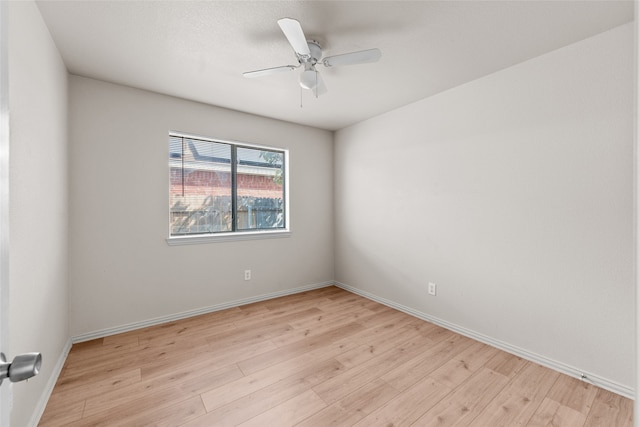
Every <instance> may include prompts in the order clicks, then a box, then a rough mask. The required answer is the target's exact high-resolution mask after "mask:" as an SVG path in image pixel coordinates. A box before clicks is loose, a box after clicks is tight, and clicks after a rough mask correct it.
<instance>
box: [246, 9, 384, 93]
mask: <svg viewBox="0 0 640 427" xmlns="http://www.w3.org/2000/svg"><path fill="white" fill-rule="evenodd" d="M278 25H279V26H280V28H281V29H282V32H283V33H284V35H285V37H286V38H287V40H288V41H289V44H290V45H291V47H292V48H293V51H294V52H295V54H296V58H297V60H298V65H283V66H280V67H273V68H265V69H262V70H255V71H248V72H246V73H243V76H245V77H247V78H254V77H263V76H267V75H271V74H276V73H280V72H284V71H293V70H295V69H297V68H300V67H304V70H303V71H302V73H300V87H302V88H303V89H309V90H312V91H313V92H314V93H315V95H316V97H317V96H318V95H322V94H323V93H325V92H326V91H327V89H326V86H325V85H324V82H323V80H322V77H321V75H320V73H319V72H318V71H317V70H316V65H317V64H322V65H323V66H325V67H336V66H342V65H355V64H365V63H369V62H376V61H378V60H379V59H380V57H381V56H382V53H381V52H380V49H367V50H361V51H358V52H351V53H343V54H340V55H334V56H328V57H326V58H322V48H321V47H320V44H319V43H318V42H317V41H314V40H307V38H306V37H305V35H304V32H303V31H302V26H301V25H300V23H299V22H298V21H296V20H295V19H292V18H282V19H280V20H278Z"/></svg>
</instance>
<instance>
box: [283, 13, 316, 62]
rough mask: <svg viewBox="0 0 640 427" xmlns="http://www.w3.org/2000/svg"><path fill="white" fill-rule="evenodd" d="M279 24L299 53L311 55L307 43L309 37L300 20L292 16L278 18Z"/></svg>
mask: <svg viewBox="0 0 640 427" xmlns="http://www.w3.org/2000/svg"><path fill="white" fill-rule="evenodd" d="M278 25H280V28H281V29H282V32H283V33H284V35H285V37H286V38H287V40H289V44H290V45H291V47H292V48H293V50H294V51H295V52H296V53H297V54H298V55H301V56H306V57H309V56H311V51H310V50H309V45H307V38H306V37H305V35H304V32H303V31H302V27H301V26H300V23H299V22H298V21H296V20H295V19H292V18H282V19H279V20H278Z"/></svg>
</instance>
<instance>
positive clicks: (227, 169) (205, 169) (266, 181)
mask: <svg viewBox="0 0 640 427" xmlns="http://www.w3.org/2000/svg"><path fill="white" fill-rule="evenodd" d="M285 156H286V151H284V150H278V149H271V148H263V147H252V146H245V145H242V144H238V143H231V142H226V141H215V140H207V139H204V138H202V139H200V138H194V137H187V136H183V135H178V134H170V135H169V169H170V197H169V208H170V235H171V236H190V235H207V234H214V233H233V232H243V231H244V232H247V231H259V230H279V229H285V228H286V225H287V218H286V209H285V202H286V200H287V198H286V193H285V191H286V187H285V182H286V180H285V177H286V176H285V174H286V171H285V165H286V161H285V160H286V158H285Z"/></svg>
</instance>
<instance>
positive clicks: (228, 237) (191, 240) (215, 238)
mask: <svg viewBox="0 0 640 427" xmlns="http://www.w3.org/2000/svg"><path fill="white" fill-rule="evenodd" d="M289 236H291V231H289V230H277V231H240V232H235V233H218V234H202V235H197V236H176V237H169V238H167V239H166V241H167V244H168V245H169V246H181V245H201V244H206V243H218V242H235V241H241V240H259V239H281V238H284V237H289Z"/></svg>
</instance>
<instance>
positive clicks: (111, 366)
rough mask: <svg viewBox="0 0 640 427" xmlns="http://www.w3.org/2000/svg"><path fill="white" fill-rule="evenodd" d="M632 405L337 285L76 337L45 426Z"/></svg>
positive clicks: (320, 420) (609, 426)
mask: <svg viewBox="0 0 640 427" xmlns="http://www.w3.org/2000/svg"><path fill="white" fill-rule="evenodd" d="M632 407H633V403H632V401H630V400H629V399H626V398H623V397H620V396H618V395H615V394H613V393H610V392H608V391H605V390H602V389H599V388H597V387H594V386H593V385H590V384H588V383H585V382H582V381H579V380H577V379H574V378H570V377H568V376H565V375H562V374H559V373H557V372H555V371H552V370H549V369H547V368H543V367H541V366H539V365H537V364H535V363H532V362H528V361H526V360H523V359H520V358H518V357H516V356H513V355H510V354H507V353H505V352H503V351H500V350H497V349H495V348H492V347H489V346H487V345H485V344H482V343H479V342H476V341H474V340H472V339H469V338H466V337H463V336H461V335H458V334H455V333H453V332H450V331H447V330H445V329H442V328H440V327H438V326H435V325H433V324H430V323H427V322H424V321H422V320H419V319H416V318H414V317H411V316H409V315H407V314H404V313H401V312H398V311H396V310H393V309H391V308H388V307H386V306H383V305H380V304H378V303H375V302H372V301H369V300H367V299H364V298H362V297H359V296H357V295H354V294H351V293H349V292H346V291H344V290H342V289H338V288H335V287H329V288H324V289H319V290H314V291H310V292H305V293H302V294H296V295H291V296H287V297H283V298H278V299H273V300H270V301H265V302H260V303H255V304H251V305H247V306H242V307H237V308H233V309H228V310H224V311H219V312H215V313H211V314H207V315H203V316H198V317H193V318H190V319H186V320H180V321H176V322H172V323H167V324H163V325H159V326H154V327H149V328H145V329H141V330H137V331H133V332H128V333H124V334H120V335H114V336H110V337H106V338H103V339H98V340H94V341H90V342H85V343H81V344H76V345H74V346H73V348H72V349H71V352H70V353H69V357H68V359H67V361H66V363H65V365H64V369H63V371H62V373H61V375H60V378H59V380H58V382H57V384H56V386H55V390H54V391H53V394H52V396H51V399H50V400H49V403H48V405H47V407H46V410H45V412H44V414H43V417H42V420H41V423H40V425H41V426H101V425H105V426H106V425H109V426H112V425H117V426H148V425H161V426H171V427H174V426H235V425H242V426H261V427H271V426H278V427H279V426H290V425H299V426H322V427H325V426H330V425H342V426H351V425H356V426H367V427H369V426H408V425H414V426H431V425H433V426H435V425H437V426H445V425H446V426H448V425H472V426H490V427H494V426H520V425H530V426H551V425H552V426H596V425H598V426H606V427H613V426H615V427H618V426H631V425H632V411H633V409H632Z"/></svg>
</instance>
